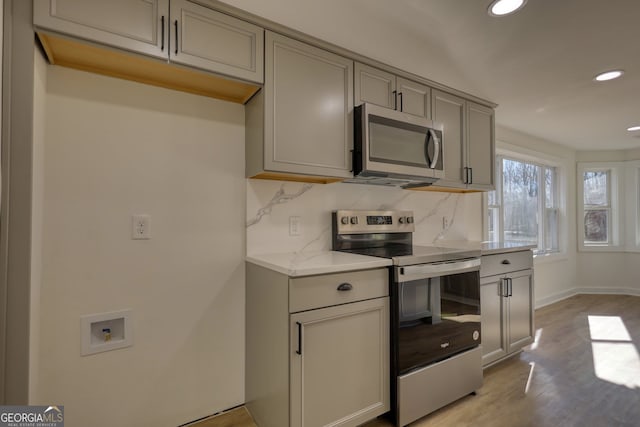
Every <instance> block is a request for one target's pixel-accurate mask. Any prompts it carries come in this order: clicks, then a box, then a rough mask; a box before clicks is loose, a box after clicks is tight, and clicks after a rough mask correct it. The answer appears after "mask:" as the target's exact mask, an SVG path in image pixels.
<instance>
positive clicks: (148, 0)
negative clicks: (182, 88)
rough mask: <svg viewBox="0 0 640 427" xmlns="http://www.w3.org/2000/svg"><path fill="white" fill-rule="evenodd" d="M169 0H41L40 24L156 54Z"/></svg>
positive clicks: (37, 4) (163, 54) (37, 18)
mask: <svg viewBox="0 0 640 427" xmlns="http://www.w3.org/2000/svg"><path fill="white" fill-rule="evenodd" d="M168 13H169V0H110V1H104V0H38V1H36V2H34V24H35V25H36V26H37V27H41V28H46V29H51V30H54V31H59V32H61V33H65V34H69V35H72V36H76V37H80V38H84V39H87V40H91V41H95V42H98V43H104V44H107V45H111V46H116V47H120V48H123V49H128V50H131V51H135V52H139V53H144V54H147V55H153V56H161V57H166V56H167V45H166V41H167V36H168V33H167V31H166V30H167V28H166V27H165V49H164V51H162V50H161V35H162V28H161V16H164V19H165V23H166V24H168V20H169V16H168Z"/></svg>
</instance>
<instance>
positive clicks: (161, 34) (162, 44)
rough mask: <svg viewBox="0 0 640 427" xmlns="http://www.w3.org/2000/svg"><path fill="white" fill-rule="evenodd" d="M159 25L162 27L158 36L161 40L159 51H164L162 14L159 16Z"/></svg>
mask: <svg viewBox="0 0 640 427" xmlns="http://www.w3.org/2000/svg"><path fill="white" fill-rule="evenodd" d="M160 26H161V27H162V28H161V29H160V38H161V39H162V41H161V42H160V51H161V52H164V15H162V17H160Z"/></svg>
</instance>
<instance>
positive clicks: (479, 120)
mask: <svg viewBox="0 0 640 427" xmlns="http://www.w3.org/2000/svg"><path fill="white" fill-rule="evenodd" d="M468 121H469V129H468V141H469V142H468V144H467V145H468V147H469V148H468V150H469V152H468V154H467V163H468V165H469V167H471V170H472V174H473V177H472V182H471V186H472V187H473V188H477V189H480V190H493V189H494V182H493V180H494V164H495V143H494V112H493V109H491V108H488V107H485V106H483V105H479V104H475V103H473V102H468Z"/></svg>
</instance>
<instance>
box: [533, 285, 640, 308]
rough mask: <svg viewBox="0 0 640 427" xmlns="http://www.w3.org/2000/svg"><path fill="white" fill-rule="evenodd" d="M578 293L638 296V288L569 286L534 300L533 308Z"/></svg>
mask: <svg viewBox="0 0 640 427" xmlns="http://www.w3.org/2000/svg"><path fill="white" fill-rule="evenodd" d="M579 294H610V295H632V296H640V289H634V288H571V289H568V290H566V291H562V292H558V293H557V294H553V295H550V296H548V297H545V298H542V299H539V300H537V301H536V305H535V308H536V309H538V308H542V307H544V306H547V305H549V304H553V303H556V302H558V301H562V300H563V299H567V298H570V297H572V296H574V295H579Z"/></svg>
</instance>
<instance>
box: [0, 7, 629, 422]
mask: <svg viewBox="0 0 640 427" xmlns="http://www.w3.org/2000/svg"><path fill="white" fill-rule="evenodd" d="M235 5H236V6H240V7H241V6H242V5H241V4H240V2H238V3H237V4H235ZM287 6H288V7H287ZM307 6H308V7H313V6H311V5H307ZM532 6H534V2H533V1H530V2H529V4H528V6H527V7H532ZM260 7H263V8H264V9H262V10H261V9H260ZM316 7H317V6H316ZM352 7H353V6H352ZM247 8H249V9H250V11H252V12H254V13H255V14H257V15H260V16H264V17H265V18H267V19H271V20H273V21H275V22H279V23H281V24H283V25H287V26H290V27H292V28H298V29H300V30H301V31H303V32H306V33H311V34H313V35H315V36H316V37H318V38H320V39H324V40H328V41H332V42H334V43H335V44H338V45H342V46H344V47H348V48H350V49H351V50H352V51H356V52H359V53H362V54H366V55H368V56H371V57H377V56H376V52H375V51H373V48H372V47H371V46H369V44H368V43H365V42H364V40H366V39H367V37H373V36H374V35H375V34H369V33H366V31H369V32H370V33H371V32H373V33H375V31H374V29H373V28H369V26H371V27H376V28H387V27H386V26H384V22H385V21H376V20H375V17H371V20H369V21H368V22H369V23H368V24H367V25H363V28H360V30H361V31H364V32H363V33H362V34H363V41H361V42H359V43H358V40H357V39H354V38H353V36H352V34H353V30H352V28H351V27H350V26H349V25H347V22H353V21H354V18H353V13H354V11H353V10H352V11H351V13H352V15H351V17H349V13H348V10H346V11H344V12H345V14H344V16H342V15H340V16H339V17H336V18H335V19H337V20H338V21H337V22H339V23H341V24H342V25H336V28H325V26H323V25H320V23H319V22H317V20H316V19H315V16H316V15H317V16H325V15H322V13H321V12H322V11H321V10H316V9H310V11H309V13H306V14H304V13H296V12H294V10H295V7H293V6H291V5H287V4H286V2H282V3H280V4H270V5H257V4H254V5H253V8H254V9H251V8H250V7H249V6H247ZM485 8H486V7H485V6H483V9H485ZM366 13H368V14H370V13H372V12H371V11H368V12H366ZM517 16H518V15H514V16H513V17H512V18H517ZM378 19H379V20H380V19H381V18H378ZM341 20H344V21H341ZM371 23H377V24H379V25H371ZM350 25H352V24H350ZM386 25H391V24H390V23H387V24H386ZM319 26H320V27H321V28H318V27H319ZM367 28H369V29H367ZM17 30H18V29H16V31H17ZM376 31H377V30H376ZM30 32H31V35H32V34H33V30H32V29H31V30H30ZM389 33H390V35H389V36H388V37H386V38H385V40H383V41H381V43H388V44H389V47H390V48H389V49H387V50H386V52H387V56H385V57H384V58H380V59H383V60H384V61H383V62H386V63H391V64H394V65H395V66H397V67H398V68H406V69H408V70H410V71H415V73H416V74H421V75H428V77H430V78H432V79H433V80H435V81H442V82H445V83H446V82H448V81H449V80H448V78H449V77H447V76H448V74H449V73H453V74H455V73H456V72H457V73H461V71H459V69H456V68H451V67H449V66H445V65H446V63H444V62H443V63H438V64H435V65H434V64H427V63H426V62H427V60H426V59H421V56H420V55H418V52H419V49H420V47H419V46H418V44H416V43H413V44H411V43H407V39H406V36H405V37H401V35H400V34H396V33H394V32H392V31H390V32H389ZM365 34H366V35H367V37H365ZM334 37H335V38H334ZM27 41H30V42H31V43H32V40H27ZM27 45H28V43H27ZM399 45H402V46H406V49H402V50H393V49H391V47H393V46H399ZM25 49H29V47H28V46H27V47H26V48H25ZM31 50H32V51H33V50H34V49H33V47H31ZM25 51H26V50H25ZM5 53H7V52H6V50H5ZM412 53H413V55H412ZM408 57H411V58H415V59H414V60H415V61H418V63H416V64H408V63H407V62H408V61H409V60H408V59H407V58H408ZM20 61H22V62H20ZM420 61H424V63H423V62H420ZM25 64H26V65H25ZM13 66H14V67H15V71H14V73H13V78H14V79H24V81H23V82H22V83H20V82H19V81H15V82H12V85H11V87H12V90H15V91H20V90H25V91H26V92H24V93H21V92H18V94H21V96H16V100H15V101H14V102H19V101H20V100H23V102H25V103H27V102H26V101H27V100H29V99H34V100H35V101H34V102H33V110H34V111H31V106H29V105H22V106H20V105H17V106H12V107H11V108H12V111H14V112H15V113H14V114H15V115H14V117H16V119H15V120H19V117H21V115H22V117H25V121H26V120H28V119H27V118H28V117H31V116H33V119H34V123H35V125H33V126H32V125H31V124H30V123H26V124H23V125H22V126H20V124H19V123H16V124H13V127H12V132H26V133H27V134H26V135H22V136H21V138H25V139H28V140H33V145H34V146H33V150H34V153H33V155H34V158H33V162H34V163H33V164H34V167H33V175H31V173H30V168H26V169H19V168H14V169H12V173H14V174H18V175H17V177H15V178H14V180H15V182H17V181H18V180H21V179H22V180H24V182H26V183H31V182H33V194H34V196H33V197H34V198H33V201H32V203H33V209H32V211H33V212H34V215H35V217H34V218H33V223H29V224H25V225H24V227H27V228H28V229H29V230H30V231H29V235H30V236H32V237H31V239H33V240H32V242H33V243H32V247H34V248H38V247H41V248H42V251H41V252H38V251H36V252H34V253H33V255H31V257H32V258H31V260H32V266H33V268H34V270H33V272H32V273H31V276H30V277H31V278H30V279H29V280H30V281H31V287H32V288H31V289H32V291H31V294H30V295H29V296H28V299H27V300H25V301H24V304H26V306H27V307H30V311H31V315H32V316H34V318H33V319H32V322H31V325H30V328H31V330H26V331H24V330H23V331H22V332H21V333H22V334H23V336H28V337H30V340H31V344H30V351H29V352H28V353H23V354H29V355H30V357H31V358H32V359H31V360H30V361H28V362H29V365H30V366H28V367H25V369H28V370H29V371H30V375H29V378H30V381H32V384H31V386H30V387H25V390H22V391H21V392H24V393H31V398H30V399H31V401H34V402H42V401H47V400H49V399H50V398H56V397H57V398H58V399H60V400H61V401H62V402H61V403H63V404H66V405H68V407H71V406H74V407H75V408H74V409H73V411H72V410H69V414H68V416H69V421H70V422H73V421H72V420H73V418H74V412H75V414H76V415H75V417H78V418H76V419H85V420H86V419H88V418H89V416H90V414H92V413H96V412H98V411H100V410H101V408H103V407H104V406H108V407H111V408H119V414H120V415H119V416H120V417H122V418H119V419H112V420H111V421H112V422H115V423H117V424H120V425H134V424H137V425H144V424H145V423H148V424H155V425H164V424H166V425H177V424H181V423H184V422H187V421H190V420H193V419H196V418H199V417H201V416H205V415H207V414H210V413H212V412H216V411H221V410H225V409H228V408H231V407H233V406H236V405H238V404H241V403H243V402H244V366H243V365H244V361H243V360H242V359H243V355H244V263H243V260H244V256H245V253H247V254H252V253H253V254H257V253H265V252H269V251H274V249H275V245H276V244H277V245H278V246H277V251H279V252H286V251H301V252H305V251H313V250H326V249H329V245H330V220H329V218H328V217H327V215H328V212H330V211H331V210H333V209H342V208H345V207H356V208H387V209H396V208H398V207H402V208H410V209H413V210H414V211H416V212H418V211H419V212H422V215H421V218H422V217H423V218H425V221H424V222H423V223H422V224H421V225H422V226H421V227H418V230H417V235H416V236H414V239H415V241H416V242H417V243H420V244H430V243H433V241H434V239H437V238H438V237H441V238H444V239H446V240H482V239H483V235H482V228H483V227H482V219H481V218H480V217H479V215H478V212H482V203H483V200H482V195H481V193H470V194H458V193H431V192H408V191H405V190H400V189H397V188H385V187H383V188H378V187H373V188H369V187H365V186H359V185H352V184H337V183H336V184H326V185H322V184H305V183H295V182H277V181H266V180H264V181H263V180H248V181H247V180H245V175H244V162H245V152H244V143H245V128H244V122H245V117H244V115H245V112H244V109H243V107H242V105H240V104H231V103H227V102H222V101H218V100H215V99H211V98H205V97H198V96H193V95H190V94H185V93H181V92H175V91H167V90H163V89H158V88H155V87H151V86H146V85H139V84H135V83H131V82H127V81H124V80H116V79H109V78H106V77H102V76H98V75H96V74H88V73H82V72H79V71H74V70H70V69H66V68H63V67H53V66H48V65H47V64H46V61H45V60H44V58H43V56H42V54H41V53H40V52H39V51H35V52H34V55H31V57H24V58H18V59H16V60H14V61H13ZM29 69H31V71H29ZM25 70H26V71H25ZM421 70H425V71H421ZM629 74H630V73H629ZM458 77H459V78H460V80H461V81H464V76H458ZM625 77H630V76H625ZM451 78H453V77H451ZM29 81H30V83H29ZM451 86H452V87H456V86H454V85H451ZM23 88H24V89H23ZM29 88H30V89H29ZM5 90H6V89H5ZM602 90H604V89H602ZM471 93H475V92H471ZM492 100H493V101H497V100H496V99H492ZM20 108H23V109H24V110H20ZM499 108H500V107H499ZM5 110H6V108H5ZM502 113H503V112H502V111H501V110H498V115H497V117H496V119H497V120H498V121H499V119H500V114H502ZM71 118H73V120H71ZM105 118H108V120H107V119H105ZM114 124H116V125H115V126H114ZM3 129H6V128H5V127H3ZM30 129H31V130H30ZM3 131H4V130H3ZM30 133H32V135H31V134H30ZM210 136H214V138H210ZM14 138H16V136H14ZM212 139H213V141H212ZM496 140H497V144H496V145H497V150H498V151H500V150H503V151H510V152H519V153H521V154H523V155H525V156H527V155H529V156H531V155H532V152H536V153H540V154H538V155H539V156H540V155H542V156H546V157H549V158H552V159H553V160H554V161H555V162H557V163H559V164H560V166H561V168H562V170H563V174H564V175H563V176H564V179H565V180H566V187H565V188H564V192H565V193H564V195H563V197H562V200H563V201H564V203H565V206H564V209H565V212H566V214H565V215H566V216H565V218H566V219H565V221H566V227H565V230H564V233H565V235H564V236H562V239H564V242H562V244H563V247H564V248H565V253H564V254H562V255H561V256H548V257H547V256H545V257H538V258H537V259H536V265H535V284H536V305H537V306H542V305H544V304H547V303H550V302H553V301H556V300H558V299H560V298H563V297H565V296H569V295H572V294H574V293H578V292H579V289H585V288H586V289H587V290H589V289H590V288H591V289H593V290H594V291H597V292H602V291H603V290H607V289H606V288H611V289H610V290H611V291H612V292H623V291H625V290H631V291H635V292H636V294H637V285H635V283H637V281H636V280H634V278H636V277H637V269H636V267H635V263H634V260H635V258H636V257H637V254H635V253H633V252H631V251H628V252H622V253H614V252H610V253H591V252H586V251H585V252H578V251H577V250H576V247H577V244H576V243H575V242H576V241H577V237H576V228H575V227H573V226H571V224H572V223H573V220H572V218H575V217H576V216H577V215H578V214H577V211H576V206H575V204H574V203H572V202H571V201H572V200H575V199H576V194H577V188H576V183H575V180H573V177H574V176H576V173H577V172H576V161H593V160H597V159H598V156H596V155H595V154H594V153H593V152H588V151H578V150H576V149H575V148H568V147H566V146H561V145H558V144H554V143H550V142H547V141H545V140H543V139H541V138H536V137H532V136H528V135H526V134H523V133H521V132H517V131H513V130H509V129H507V128H503V127H500V126H497V127H496ZM534 148H535V150H534ZM19 154H20V153H14V155H19ZM607 155H608V158H607V159H606V160H610V161H618V162H620V161H626V160H635V159H637V158H638V157H637V156H634V152H633V151H615V152H610V153H607ZM140 162H143V164H144V168H141V167H140V164H141V163H140ZM214 162H215V163H214ZM112 165H118V173H116V174H114V173H113V172H114V170H113V166H112ZM3 170H5V168H4V167H3ZM20 173H24V174H27V175H26V176H22V177H21V176H20V175H19V174H20ZM3 182H4V176H3ZM221 202H222V203H221ZM285 202H286V203H285ZM16 203H17V202H16ZM23 203H26V202H24V201H23ZM3 204H4V203H3ZM30 211H31V209H30ZM242 212H246V215H245V214H242ZM239 213H241V214H239ZM132 214H148V215H150V224H151V239H149V240H140V241H132V240H131V239H130V235H129V229H130V223H129V222H130V217H131V215H132ZM38 216H40V217H38ZM290 217H298V218H299V226H300V228H299V235H298V236H290V235H289V228H290V219H289V218H290ZM212 218H216V219H215V220H214V221H212ZM443 218H445V219H446V221H447V227H443ZM294 222H295V220H294ZM252 223H253V224H252ZM31 231H33V233H31ZM245 235H246V242H245V241H244V238H243V237H244V236H245ZM238 236H240V237H238ZM220 242H224V244H223V245H221V244H220ZM23 250H24V249H23ZM541 258H544V259H541ZM139 266H143V268H139ZM28 270H29V271H30V270H31V266H29V268H28ZM612 273H615V274H617V276H616V277H618V279H617V280H615V281H611V280H606V277H607V276H608V275H609V274H612ZM16 274H17V273H16ZM38 284H39V285H38ZM603 288H604V289H603ZM71 295H72V296H73V298H70V296H71ZM14 307H15V306H14ZM126 308H132V309H133V314H134V316H133V319H134V334H135V338H134V344H133V346H131V347H130V348H128V349H125V350H120V351H113V352H108V353H103V354H101V355H96V356H89V357H80V355H79V351H78V347H79V343H78V342H79V338H78V337H79V335H80V331H79V317H80V316H82V315H86V314H90V313H102V312H108V311H114V310H120V309H126ZM15 332H16V333H18V332H19V330H17V329H16V330H15ZM25 345H26V344H25ZM124 366H127V367H128V368H127V369H123V367H124ZM12 372H16V371H12ZM138 372H139V373H140V375H141V376H143V378H145V379H146V380H145V381H138V380H137V379H136V373H138ZM92 384H96V385H99V386H100V387H99V388H97V389H96V390H95V391H94V392H93V393H92V396H86V393H85V392H84V391H83V390H84V389H86V388H89V387H92ZM219 384H224V387H220V386H219ZM169 385H170V386H171V389H169V388H168V386H169ZM171 390H174V391H171ZM205 395H206V396H205ZM142 396H144V397H142ZM74 402H76V403H75V404H74ZM149 405H153V406H154V408H157V414H155V415H154V414H149V413H148V412H149V411H147V410H145V409H144V408H145V407H146V408H148V407H149ZM160 408H165V409H160ZM154 416H157V417H158V418H151V417H154ZM94 425H98V423H94Z"/></svg>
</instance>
